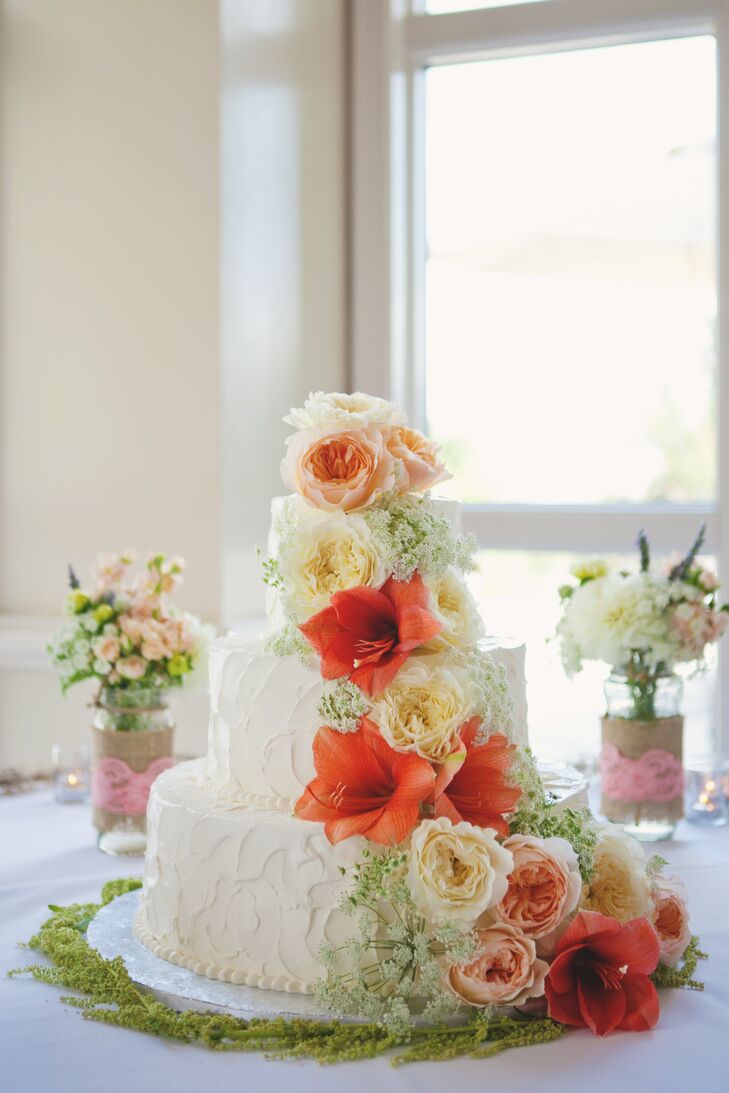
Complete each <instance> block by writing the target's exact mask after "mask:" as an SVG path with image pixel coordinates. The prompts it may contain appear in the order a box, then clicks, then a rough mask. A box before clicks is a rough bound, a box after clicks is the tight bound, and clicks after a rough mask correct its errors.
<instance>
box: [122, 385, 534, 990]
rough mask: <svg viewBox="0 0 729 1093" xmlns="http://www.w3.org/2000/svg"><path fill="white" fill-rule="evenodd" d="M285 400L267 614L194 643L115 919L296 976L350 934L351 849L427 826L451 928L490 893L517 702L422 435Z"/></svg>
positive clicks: (520, 712) (504, 643) (357, 398)
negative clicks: (192, 693)
mask: <svg viewBox="0 0 729 1093" xmlns="http://www.w3.org/2000/svg"><path fill="white" fill-rule="evenodd" d="M286 420H287V421H288V422H289V423H290V424H291V425H293V426H294V430H295V431H294V433H293V435H292V437H290V439H289V441H288V444H287V453H286V457H285V459H284V462H283V466H282V474H283V478H284V482H285V484H286V485H287V486H288V487H289V489H290V490H291V491H292V492H291V495H290V496H289V497H286V498H278V499H276V500H275V501H274V502H273V507H272V529H271V536H270V540H269V545H268V556H267V558H266V560H265V562H264V579H265V580H266V583H267V585H268V594H267V614H268V618H269V631H270V632H269V633H268V635H267V637H265V638H264V639H262V640H261V641H257V642H250V641H245V640H243V639H241V638H240V637H236V636H235V635H231V636H228V637H226V638H224V639H221V640H219V641H218V642H216V643H215V644H214V646H213V648H212V651H211V655H210V693H211V713H210V729H209V744H208V753H207V756H206V757H205V758H203V759H199V760H194V761H192V762H187V763H183V764H181V765H179V766H177V767H175V768H174V769H172V770H169V771H167V772H166V773H164V774H163V775H161V776H160V777H159V778H158V779H157V781H156V782H155V784H154V786H153V788H152V792H151V797H150V803H149V809H148V849H147V856H146V862H145V873H144V890H143V896H142V903H141V907H140V911H139V914H138V917H137V922H136V932H137V936H138V938H139V939H140V940H141V941H142V942H143V943H144V944H145V945H147V946H148V947H149V948H150V949H152V950H153V951H154V952H155V953H157V954H158V955H160V956H162V957H164V958H165V959H167V960H170V961H173V962H175V963H178V964H181V965H184V966H186V967H188V968H192V969H194V970H195V971H196V972H199V973H201V974H204V975H207V976H211V977H215V978H220V979H224V980H228V981H231V982H234V983H245V984H248V985H254V986H258V987H264V988H269V989H276V990H285V991H298V992H304V993H309V992H311V991H312V990H313V989H314V984H315V982H316V981H317V980H321V978H322V976H323V975H324V963H323V956H322V953H323V952H324V951H325V950H326V951H328V952H331V951H333V950H334V949H336V947H337V946H344V945H346V943H347V941H348V939H349V938H350V937H351V935H352V930H353V924H352V919H351V917H349V916H348V915H347V914H346V913H345V911H344V910H343V909H342V907H341V906H340V904H341V901H342V897H343V894H344V893H345V892H346V890H347V888H348V886H349V884H350V881H351V875H352V869H353V868H354V867H355V866H356V865H357V863H358V862H361V861H362V854H363V851H364V850H365V848H367V847H368V848H369V851H368V853H374V854H380V853H382V854H384V853H386V852H390V850H391V849H392V848H396V849H397V851H398V852H401V851H402V852H404V853H411V854H412V853H414V851H410V850H408V847H410V846H411V844H412V845H413V846H414V845H415V841H416V836H417V838H418V839H420V840H421V841H422V839H423V838H424V837H425V835H427V836H428V837H429V838H430V836H431V835H432V836H433V839H436V838H441V836H442V837H443V840H444V841H443V845H442V846H440V844H439V846H438V848H437V852H436V851H434V853H436V857H435V858H434V859H432V860H433V861H437V862H438V863H439V864H438V866H437V867H438V868H440V867H441V866H443V863H444V862H445V866H444V868H445V869H446V873H447V876H446V879H445V881H444V884H445V889H447V890H448V891H449V892H450V893H451V895H450V896H447V897H446V896H444V900H445V903H444V907H445V906H446V905H448V906H450V905H451V904H452V916H453V918H454V919H456V920H458V921H459V922H460V921H463V922H465V923H466V925H468V926H469V927H470V926H471V925H473V924H474V923H475V922H476V921H477V920H479V918H480V917H481V918H483V916H484V915H488V914H489V909H490V908H492V907H493V906H495V904H496V902H497V899H498V898H501V896H503V892H504V890H505V881H504V877H505V876H506V873H504V869H505V868H506V867H507V866H508V862H507V861H506V859H507V856H508V857H509V860H511V856H510V852H508V851H507V850H505V849H503V847H502V846H501V845H500V843H498V842H497V841H496V839H497V837H498V838H499V839H503V837H504V836H506V835H508V834H509V826H508V823H509V818H510V817H511V816H513V815H514V813H515V809H516V807H517V800H518V799H519V798H520V796H521V795H522V789H523V787H522V785H520V783H519V777H520V774H519V771H520V769H521V768H520V766H519V757H520V756H523V746H524V745H526V744H527V710H526V696H525V677H524V647H523V645H520V644H519V643H518V642H515V641H510V640H504V639H498V638H486V637H485V634H484V630H483V626H482V623H481V619H480V617H479V614H478V611H477V609H476V606H475V603H474V601H473V599H472V597H471V595H470V593H469V591H468V589H467V586H466V583H465V580H464V577H463V574H464V572H465V571H466V570H467V569H468V568H469V567H470V566H471V555H472V552H473V547H474V544H473V543H472V542H470V541H469V539H468V537H464V536H463V535H462V534H461V531H460V527H459V510H458V506H457V505H456V504H455V503H453V502H445V501H438V500H435V499H433V498H432V497H431V495H430V492H429V491H430V490H431V489H432V488H433V487H434V486H437V484H438V483H439V482H440V481H442V480H443V479H444V478H446V477H448V475H447V474H446V471H445V468H444V467H443V465H442V464H441V462H440V461H439V458H438V455H437V450H436V448H435V446H434V445H433V444H432V443H430V442H429V441H428V440H427V439H426V438H425V437H424V436H423V435H422V434H421V433H418V432H417V431H416V430H413V429H410V428H409V427H408V426H407V424H406V423H405V419H404V416H403V415H402V414H401V413H400V412H399V411H398V410H397V409H396V408H395V407H394V406H393V405H392V404H390V403H388V402H385V401H384V400H381V399H375V398H371V397H369V396H365V395H359V394H357V395H351V396H350V395H324V394H321V393H319V394H316V395H312V396H310V398H309V399H308V400H307V402H306V404H305V406H304V407H303V408H302V409H300V410H296V411H292V413H291V415H289V417H288V418H287V419H286ZM479 779H480V780H479ZM429 825H430V826H429ZM464 833H465V834H464ZM471 833H474V834H473V836H472V834H471ZM481 835H483V838H481ZM466 836H467V837H468V839H470V840H471V842H469V843H468V846H469V847H470V849H469V850H468V853H467V854H466V852H465V851H463V855H465V856H463V855H462V857H459V854H461V851H460V850H459V849H458V847H459V846H460V845H461V843H459V842H458V839H459V838H461V839H462V838H465V837H466ZM453 839H455V840H456V842H453ZM448 840H450V841H448ZM479 840H480V841H479ZM489 840H491V841H489ZM431 841H432V840H431ZM428 845H429V846H430V843H429V844H428ZM432 845H433V846H435V843H434V842H433V844H432ZM464 845H465V844H464ZM454 846H455V849H453V847H454ZM444 855H445V856H444ZM449 855H450V857H449ZM468 855H471V856H470V857H469V856H468ZM479 855H480V857H479ZM403 860H404V859H403ZM418 860H419V862H420V865H419V866H418V867H417V868H421V869H424V868H426V865H424V864H423V863H426V862H427V861H428V860H430V859H428V858H427V857H426V856H425V853H423V855H421V858H420V859H418ZM505 862H506V865H505V864H504V863H505ZM411 868H412V866H411ZM413 875H414V874H413ZM422 879H423V878H422V877H421V881H422ZM487 882H488V883H487ZM413 883H414V884H415V886H416V887H417V883H420V882H417V883H416V882H413ZM423 884H424V887H423V891H421V892H420V894H419V895H418V893H417V892H415V891H414V895H413V898H414V899H415V900H416V901H418V900H419V903H418V906H419V908H420V909H421V912H422V913H423V915H425V917H426V918H427V914H428V913H427V907H428V906H430V904H432V899H431V897H432V896H433V892H430V894H429V893H428V891H427V889H428V878H427V876H426V877H425V881H424V882H423ZM479 885H480V887H479ZM411 887H412V886H411ZM436 888H437V886H436ZM436 888H434V889H433V891H436ZM445 889H444V890H445ZM453 892H455V895H454V894H453ZM464 892H465V893H466V896H464V895H463V893H464ZM451 897H452V898H451ZM448 899H450V900H451V904H448ZM459 900H460V901H461V902H459ZM464 900H465V902H464ZM429 901H430V903H429ZM466 906H468V907H469V908H470V919H469V914H468V913H466V914H465V915H464V911H463V908H464V907H466ZM444 913H445V912H444ZM437 917H438V916H437V915H435V918H437Z"/></svg>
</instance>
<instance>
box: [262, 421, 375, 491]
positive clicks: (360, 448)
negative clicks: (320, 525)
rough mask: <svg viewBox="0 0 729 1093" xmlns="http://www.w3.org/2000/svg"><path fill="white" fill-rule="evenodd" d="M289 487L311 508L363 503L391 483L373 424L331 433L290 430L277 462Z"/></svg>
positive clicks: (316, 430) (317, 430) (312, 430)
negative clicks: (285, 446)
mask: <svg viewBox="0 0 729 1093" xmlns="http://www.w3.org/2000/svg"><path fill="white" fill-rule="evenodd" d="M281 477H282V478H283V481H284V484H285V485H286V486H288V487H289V489H291V490H294V491H295V492H296V493H299V494H301V496H302V497H303V498H304V499H305V500H306V501H308V502H309V504H311V505H314V506H315V508H318V509H324V510H328V511H333V510H334V509H341V510H342V511H344V512H351V511H352V510H353V509H360V508H365V507H366V506H367V505H369V504H371V503H372V502H373V501H374V500H375V498H376V497H377V496H378V495H379V494H381V493H385V492H386V491H387V490H390V489H392V488H393V486H394V485H395V463H394V460H393V458H392V456H391V455H390V453H389V452H388V450H387V448H386V447H385V443H384V439H383V435H382V432H381V431H380V430H379V429H378V428H376V427H375V426H367V427H366V428H363V429H348V430H346V431H344V432H338V433H332V432H326V431H323V430H320V429H306V430H304V431H303V432H300V433H295V434H294V435H293V436H292V437H291V438H290V439H289V442H288V449H287V452H286V455H285V456H284V459H283V462H282V464H281Z"/></svg>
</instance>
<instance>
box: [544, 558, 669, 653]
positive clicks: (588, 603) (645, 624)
mask: <svg viewBox="0 0 729 1093" xmlns="http://www.w3.org/2000/svg"><path fill="white" fill-rule="evenodd" d="M682 595H683V590H682V589H680V588H677V587H676V585H675V584H673V585H672V584H671V583H670V582H668V581H667V580H666V579H665V578H661V577H656V576H654V575H653V574H651V573H634V574H629V575H623V574H620V573H608V574H606V575H604V576H602V577H598V578H596V579H595V580H591V581H588V582H587V583H586V584H583V585H580V587H579V588H576V589H575V590H574V592H573V593H572V595H571V597H570V598H569V600H568V601H567V603H566V606H565V611H564V615H563V617H562V619H561V621H560V623H559V626H558V627H557V633H558V636H559V638H560V641H561V647H562V661H563V663H564V666H565V670H566V671H567V672H568V673H569V674H573V673H574V672H576V671H578V670H579V669H580V668H581V666H582V661H583V660H602V661H605V662H606V663H607V664H609V665H611V666H612V667H620V666H622V665H624V664H625V663H626V662H627V661H628V659H629V658H630V655H631V653H633V652H639V653H642V654H643V655H644V657H645V658H647V659H648V660H649V661H650V662H652V663H653V664H658V663H660V662H662V661H670V660H671V659H672V657H673V656H674V654H675V651H676V644H675V639H674V637H673V636H672V633H671V630H670V626H669V613H668V611H667V608H668V607H669V606H670V604H671V603H672V602H675V601H676V600H677V599H679V598H681V596H682Z"/></svg>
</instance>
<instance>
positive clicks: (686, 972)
mask: <svg viewBox="0 0 729 1093" xmlns="http://www.w3.org/2000/svg"><path fill="white" fill-rule="evenodd" d="M699 944H700V942H699V939H698V937H697V936H696V934H693V935H692V937H691V940H690V941H689V943H688V946H687V947H686V951H685V952H684V954H683V957H682V959H681V967H680V968H670V967H669V966H668V964H659V965H658V967H657V968H656V970H655V971H654V972H653V975H652V976H651V979H652V980H653V982H654V984H655V985H656V986H657V987H679V988H683V989H684V990H691V991H702V990H703V989H704V984H703V983H702V982H701V981H700V980H699V979H694V978H693V975H694V972H695V971H696V965H697V964H698V962H699V960H708V953H705V952H702V951H701V949H700V948H699Z"/></svg>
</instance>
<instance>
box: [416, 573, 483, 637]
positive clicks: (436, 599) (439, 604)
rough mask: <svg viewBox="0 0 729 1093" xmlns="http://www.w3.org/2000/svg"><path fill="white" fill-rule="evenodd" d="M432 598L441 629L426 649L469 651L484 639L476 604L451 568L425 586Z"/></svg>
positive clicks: (463, 583) (434, 611)
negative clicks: (448, 648)
mask: <svg viewBox="0 0 729 1093" xmlns="http://www.w3.org/2000/svg"><path fill="white" fill-rule="evenodd" d="M428 587H429V589H430V593H431V597H432V601H431V603H432V611H433V614H434V615H435V616H436V618H437V619H438V620H439V622H442V623H443V629H442V630H441V631H440V633H439V634H438V635H437V636H436V637H435V638H434V639H433V641H431V642H430V643H429V644H428V646H427V648H429V649H444V648H447V647H448V646H451V647H453V648H455V649H464V650H467V649H472V648H473V646H474V645H476V643H477V642H478V641H479V640H480V638H482V637H483V636H484V625H483V620H482V619H481V615H480V613H479V610H478V607H477V606H476V601H475V600H474V598H473V596H472V595H471V593H470V592H469V590H468V586H467V585H466V582H465V581H464V580H463V579H462V578H461V577H460V576H459V575H458V572H457V570H455V569H454V568H453V567H451V568H450V569H447V570H446V572H445V573H444V574H443V575H442V576H441V577H437V578H435V579H434V580H432V581H429V582H428Z"/></svg>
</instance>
